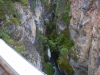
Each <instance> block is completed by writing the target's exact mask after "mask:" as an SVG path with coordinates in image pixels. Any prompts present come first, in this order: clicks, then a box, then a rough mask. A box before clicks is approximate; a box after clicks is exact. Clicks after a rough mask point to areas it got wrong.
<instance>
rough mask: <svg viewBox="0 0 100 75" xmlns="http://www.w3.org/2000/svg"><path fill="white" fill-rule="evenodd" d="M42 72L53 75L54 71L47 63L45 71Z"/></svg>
mask: <svg viewBox="0 0 100 75" xmlns="http://www.w3.org/2000/svg"><path fill="white" fill-rule="evenodd" d="M44 72H45V73H46V74H47V75H54V69H53V67H52V66H51V65H50V64H48V63H46V64H45V70H44Z"/></svg>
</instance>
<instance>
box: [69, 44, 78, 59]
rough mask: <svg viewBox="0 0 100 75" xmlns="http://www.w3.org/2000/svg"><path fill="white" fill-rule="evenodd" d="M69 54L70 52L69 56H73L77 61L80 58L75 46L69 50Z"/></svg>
mask: <svg viewBox="0 0 100 75" xmlns="http://www.w3.org/2000/svg"><path fill="white" fill-rule="evenodd" d="M73 47H74V46H73ZM68 54H69V55H68V56H69V57H72V59H74V61H77V60H78V57H77V53H76V52H75V51H74V50H73V48H72V49H71V50H70V51H69V53H68Z"/></svg>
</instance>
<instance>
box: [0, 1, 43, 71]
mask: <svg viewBox="0 0 100 75" xmlns="http://www.w3.org/2000/svg"><path fill="white" fill-rule="evenodd" d="M21 1H23V0H21ZM24 3H25V4H24ZM23 4H24V5H23ZM0 5H1V7H2V8H3V9H2V8H1V9H0V10H1V12H0V16H1V18H0V38H2V39H3V40H5V41H6V42H7V43H8V44H9V45H10V46H11V47H13V48H15V50H17V51H18V52H19V53H20V54H22V55H23V56H24V57H25V58H26V59H28V60H29V61H30V62H32V64H33V65H34V66H35V67H37V68H38V69H39V70H42V63H41V51H40V48H39V42H38V40H36V39H37V37H36V24H35V19H36V16H35V15H34V14H33V13H32V11H31V10H30V6H29V5H28V2H27V0H26V1H24V2H23V3H21V2H20V1H19V2H17V0H15V1H13V0H8V1H6V0H4V1H2V0H1V1H0ZM4 5H6V6H5V7H4Z"/></svg>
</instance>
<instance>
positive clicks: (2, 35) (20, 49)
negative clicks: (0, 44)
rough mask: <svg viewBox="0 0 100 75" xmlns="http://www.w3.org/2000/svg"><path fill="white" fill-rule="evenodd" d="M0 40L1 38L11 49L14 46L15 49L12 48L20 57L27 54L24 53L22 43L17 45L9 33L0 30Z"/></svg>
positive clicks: (5, 30)
mask: <svg viewBox="0 0 100 75" xmlns="http://www.w3.org/2000/svg"><path fill="white" fill-rule="evenodd" d="M0 38H2V39H3V40H5V42H6V43H8V44H9V45H10V46H12V47H13V45H15V46H16V47H14V48H15V49H16V50H17V51H18V52H20V53H21V54H22V55H25V54H27V52H26V51H25V47H24V45H23V44H22V43H18V41H17V40H14V39H12V38H11V37H10V31H9V30H7V29H6V28H5V29H1V30H0Z"/></svg>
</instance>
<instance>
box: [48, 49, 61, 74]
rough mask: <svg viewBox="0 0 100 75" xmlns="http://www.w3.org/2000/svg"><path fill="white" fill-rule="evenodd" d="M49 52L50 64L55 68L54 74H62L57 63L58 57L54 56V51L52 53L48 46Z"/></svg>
mask: <svg viewBox="0 0 100 75" xmlns="http://www.w3.org/2000/svg"><path fill="white" fill-rule="evenodd" d="M47 54H48V59H49V61H48V63H49V64H50V65H52V67H53V68H54V70H55V71H54V75H61V73H60V70H59V68H58V66H57V63H56V59H55V58H54V55H55V54H53V52H52V53H51V52H50V48H48V51H47Z"/></svg>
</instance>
